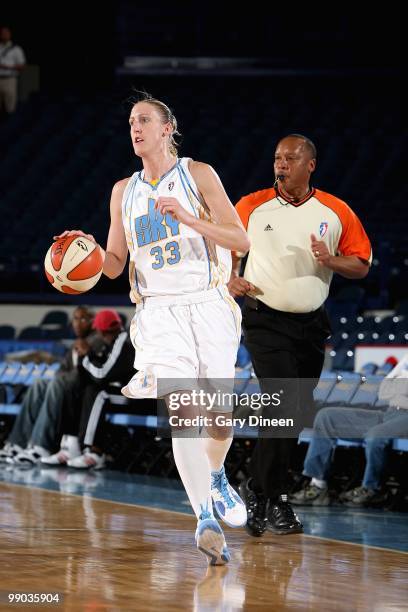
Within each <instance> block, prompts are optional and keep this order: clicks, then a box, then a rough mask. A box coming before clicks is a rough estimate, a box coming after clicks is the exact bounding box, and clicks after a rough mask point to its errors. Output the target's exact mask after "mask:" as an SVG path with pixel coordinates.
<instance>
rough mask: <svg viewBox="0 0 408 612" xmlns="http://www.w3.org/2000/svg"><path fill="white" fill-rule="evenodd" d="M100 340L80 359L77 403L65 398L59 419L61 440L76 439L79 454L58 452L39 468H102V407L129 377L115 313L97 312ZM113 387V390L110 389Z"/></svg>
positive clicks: (124, 339)
mask: <svg viewBox="0 0 408 612" xmlns="http://www.w3.org/2000/svg"><path fill="white" fill-rule="evenodd" d="M92 326H93V328H94V329H95V330H96V331H97V332H98V334H99V335H100V336H101V338H102V340H103V343H102V348H101V349H100V350H98V351H89V352H88V354H87V355H86V356H85V357H84V359H83V361H82V365H81V369H82V382H81V384H82V389H81V395H80V397H81V398H82V401H81V403H80V404H79V405H78V401H77V400H76V398H75V397H67V398H66V399H67V401H66V404H67V406H66V410H65V411H64V415H63V422H62V430H63V433H64V436H75V437H77V438H78V442H79V445H80V447H81V448H82V454H80V455H78V456H76V457H74V458H70V457H68V455H67V454H66V453H65V452H64V449H63V448H61V449H60V451H59V452H58V453H55V455H51V457H45V458H44V459H43V460H42V461H41V463H42V464H43V465H61V464H62V465H65V464H66V465H68V466H69V467H73V468H78V469H87V468H92V467H93V468H95V469H101V468H103V467H105V455H104V453H103V451H102V449H103V446H104V410H103V409H104V404H105V402H106V400H107V399H108V395H109V394H108V391H109V393H114V392H117V390H118V386H117V383H119V385H120V386H122V385H123V384H124V383H125V382H127V381H128V380H129V377H130V376H132V375H133V372H134V367H133V361H134V349H133V346H132V344H131V342H130V339H129V336H128V334H127V332H126V331H125V330H124V329H123V326H122V320H121V318H120V315H119V314H118V313H117V312H116V310H100V311H99V312H98V313H97V314H96V316H95V318H94V320H93V324H92ZM113 383H116V387H112V385H113ZM119 388H120V387H119Z"/></svg>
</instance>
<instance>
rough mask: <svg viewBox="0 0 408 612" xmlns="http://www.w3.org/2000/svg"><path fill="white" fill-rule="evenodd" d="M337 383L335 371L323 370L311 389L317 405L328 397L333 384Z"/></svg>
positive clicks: (321, 403) (320, 404)
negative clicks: (315, 384)
mask: <svg viewBox="0 0 408 612" xmlns="http://www.w3.org/2000/svg"><path fill="white" fill-rule="evenodd" d="M336 383H337V374H336V372H331V371H329V370H323V372H322V374H321V376H320V380H319V382H318V384H317V386H316V388H315V389H314V391H313V398H314V400H315V402H316V404H317V405H318V406H322V405H323V404H324V403H325V402H326V400H327V398H328V397H329V395H330V393H331V391H332V389H333V387H334V385H335V384H336Z"/></svg>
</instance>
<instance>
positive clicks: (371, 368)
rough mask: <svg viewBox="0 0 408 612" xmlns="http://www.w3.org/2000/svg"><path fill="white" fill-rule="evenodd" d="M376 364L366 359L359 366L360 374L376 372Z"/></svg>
mask: <svg viewBox="0 0 408 612" xmlns="http://www.w3.org/2000/svg"><path fill="white" fill-rule="evenodd" d="M377 368H378V365H377V364H376V363H373V362H372V361H368V362H367V363H365V364H364V365H363V366H362V367H361V368H360V374H361V375H362V376H372V375H373V374H375V373H376V371H377Z"/></svg>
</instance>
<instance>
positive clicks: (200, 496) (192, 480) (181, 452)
mask: <svg viewBox="0 0 408 612" xmlns="http://www.w3.org/2000/svg"><path fill="white" fill-rule="evenodd" d="M172 443H173V455H174V461H175V462H176V466H177V469H178V473H179V474H180V478H181V480H182V482H183V485H184V488H185V490H186V493H187V495H188V499H189V500H190V504H191V505H192V507H193V510H194V513H195V515H196V517H197V518H199V517H200V514H202V512H204V511H207V512H209V513H210V515H211V516H213V510H212V499H211V468H210V463H209V461H208V457H207V455H206V452H205V449H204V444H203V439H202V438H199V437H195V438H184V437H183V438H180V437H173V438H172Z"/></svg>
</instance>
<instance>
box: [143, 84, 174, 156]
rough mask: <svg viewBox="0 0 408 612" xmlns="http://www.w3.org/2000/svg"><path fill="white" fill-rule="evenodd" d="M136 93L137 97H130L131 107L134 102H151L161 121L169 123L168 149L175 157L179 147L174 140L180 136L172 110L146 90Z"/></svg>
mask: <svg viewBox="0 0 408 612" xmlns="http://www.w3.org/2000/svg"><path fill="white" fill-rule="evenodd" d="M137 93H138V94H139V95H138V97H137V98H132V100H131V102H132V107H133V106H135V104H138V103H139V102H147V103H148V104H151V105H152V106H154V107H155V108H156V110H157V112H158V113H159V115H160V118H161V121H162V123H164V124H165V123H170V124H171V126H172V128H173V131H172V133H171V134H170V136H169V150H170V153H171V154H172V155H174V156H175V157H177V150H178V147H179V143H178V142H177V141H176V139H175V137H176V136H181V134H180V132H179V131H178V130H177V119H176V118H175V116H174V115H173V112H172V111H171V109H170V108H169V107H168V106H167V104H165V103H164V102H162V101H161V100H158V99H157V98H153V96H152V95H151V94H149V93H147V92H146V91H143V92H137Z"/></svg>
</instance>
